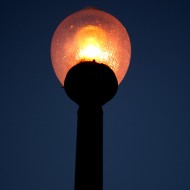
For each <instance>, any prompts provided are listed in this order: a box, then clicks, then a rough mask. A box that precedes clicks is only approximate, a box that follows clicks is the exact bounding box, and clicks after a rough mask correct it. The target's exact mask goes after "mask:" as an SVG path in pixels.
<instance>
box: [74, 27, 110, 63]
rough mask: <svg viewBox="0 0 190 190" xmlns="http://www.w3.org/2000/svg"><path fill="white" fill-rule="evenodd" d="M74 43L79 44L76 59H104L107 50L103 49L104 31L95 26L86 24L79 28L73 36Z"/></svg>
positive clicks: (106, 57) (98, 60)
mask: <svg viewBox="0 0 190 190" xmlns="http://www.w3.org/2000/svg"><path fill="white" fill-rule="evenodd" d="M75 40H76V43H77V44H78V45H79V50H78V52H77V55H76V57H77V59H79V60H81V61H93V60H96V61H97V62H102V61H106V60H107V59H108V54H109V53H108V52H106V50H105V48H104V47H105V45H106V32H105V31H104V30H102V29H101V28H99V27H97V26H91V25H89V26H86V27H83V28H81V29H80V30H79V31H78V32H77V33H76V36H75Z"/></svg>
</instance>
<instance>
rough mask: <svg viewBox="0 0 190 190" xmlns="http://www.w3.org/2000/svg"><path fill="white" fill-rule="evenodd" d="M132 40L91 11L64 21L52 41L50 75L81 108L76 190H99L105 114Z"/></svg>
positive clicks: (124, 69)
mask: <svg viewBox="0 0 190 190" xmlns="http://www.w3.org/2000/svg"><path fill="white" fill-rule="evenodd" d="M130 56H131V45H130V39H129V36H128V33H127V31H126V29H125V28H124V27H123V25H122V24H121V23H120V22H119V21H118V20H117V19H116V18H115V17H113V16H112V15H110V14H108V13H106V12H104V11H100V10H97V9H94V8H88V9H83V10H81V11H78V12H76V13H74V14H72V15H70V16H68V17H67V18H65V19H64V20H63V21H62V22H61V23H60V25H59V26H58V27H57V29H56V31H55V33H54V35H53V39H52V43H51V59H52V64H53V68H54V71H55V73H56V75H57V77H58V79H59V81H60V82H61V84H62V86H64V89H65V91H66V94H67V95H68V96H69V97H70V98H71V99H72V100H73V101H75V102H76V103H77V104H78V105H79V109H78V124H77V125H78V126H77V146H76V167H75V190H89V189H90V190H102V189H103V111H102V105H104V104H105V103H106V102H108V101H109V100H111V99H112V97H113V96H114V95H115V94H116V92H117V89H118V84H120V82H121V81H122V79H123V78H124V76H125V74H126V72H127V69H128V66H129V62H130Z"/></svg>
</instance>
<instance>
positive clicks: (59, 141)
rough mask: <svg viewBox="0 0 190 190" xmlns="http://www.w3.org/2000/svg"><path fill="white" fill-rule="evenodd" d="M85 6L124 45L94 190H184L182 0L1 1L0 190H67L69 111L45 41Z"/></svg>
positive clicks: (188, 147)
mask: <svg viewBox="0 0 190 190" xmlns="http://www.w3.org/2000/svg"><path fill="white" fill-rule="evenodd" d="M86 6H96V7H98V8H100V9H102V10H105V11H107V12H109V13H111V14H112V15H114V16H115V17H117V18H118V19H119V20H120V21H121V22H122V23H123V25H124V26H125V27H126V28H127V31H128V33H129V36H130V39H131V44H132V59H131V63H130V67H129V70H128V72H127V75H126V77H125V79H124V80H123V82H122V83H121V85H120V86H119V90H118V93H117V94H116V96H115V97H114V98H113V99H112V100H111V101H110V102H108V103H107V104H106V105H105V106H104V107H103V109H104V190H189V189H190V138H189V136H190V74H189V73H190V46H189V44H190V1H189V0H157V1H156V0H138V1H137V0H131V1H127V0H126V1H125V0H123V1H122V0H104V1H103V0H102V1H90V0H88V1H87V0H85V1H72V0H68V1H64V0H52V1H50V0H47V1H40V0H38V1H13V0H12V1H5V0H4V1H1V3H0V21H1V22H0V28H1V29H0V52H1V53H0V54H1V65H0V66H1V68H0V84H1V91H0V190H74V172H75V171H74V168H75V146H76V125H77V109H78V106H77V105H76V104H75V103H74V102H72V101H71V100H70V99H69V98H68V97H67V96H66V94H65V92H64V89H63V88H61V86H60V83H59V81H58V80H57V78H56V76H55V74H54V71H53V68H52V65H51V59H50V43H51V39H52V35H53V33H54V30H55V29H56V27H57V25H58V24H59V23H60V22H61V20H63V19H64V18H65V17H66V16H68V15H69V14H71V13H73V12H75V11H77V10H80V9H82V8H84V7H86ZM123 59H125V57H123ZM89 190H90V188H89Z"/></svg>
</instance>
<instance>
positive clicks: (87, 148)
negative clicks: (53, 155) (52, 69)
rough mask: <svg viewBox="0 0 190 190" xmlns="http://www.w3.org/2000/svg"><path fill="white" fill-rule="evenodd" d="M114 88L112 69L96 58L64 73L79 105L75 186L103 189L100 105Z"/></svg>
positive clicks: (66, 86)
mask: <svg viewBox="0 0 190 190" xmlns="http://www.w3.org/2000/svg"><path fill="white" fill-rule="evenodd" d="M117 88H118V83H117V79H116V76H115V74H114V72H113V71H112V70H111V69H110V68H109V67H108V66H106V65H104V64H98V63H96V62H95V61H93V62H81V63H79V64H77V65H76V66H74V67H73V68H71V70H70V71H69V72H68V74H67V76H66V79H65V91H66V93H67V95H68V96H69V97H70V98H71V99H72V100H73V101H75V102H76V103H77V104H78V105H79V109H78V123H77V124H78V126H77V148H76V168H75V190H81V189H83V190H89V189H91V190H102V189H103V110H102V105H103V104H105V103H106V102H107V101H109V100H110V99H111V98H112V97H113V96H114V95H115V94H116V92H117Z"/></svg>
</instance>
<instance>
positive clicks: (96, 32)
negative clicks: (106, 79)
mask: <svg viewBox="0 0 190 190" xmlns="http://www.w3.org/2000/svg"><path fill="white" fill-rule="evenodd" d="M130 57H131V44H130V39H129V36H128V33H127V31H126V29H125V28H124V26H123V25H122V24H121V23H120V22H119V21H118V20H117V19H116V18H115V17H113V16H112V15H110V14H108V13H106V12H104V11H100V10H97V9H94V8H88V9H83V10H80V11H78V12H76V13H74V14H72V15H70V16H68V17H67V18H65V19H64V20H63V21H62V22H61V23H60V24H59V26H58V27H57V29H56V31H55V33H54V35H53V39H52V43H51V59H52V64H53V68H54V71H55V73H56V75H57V77H58V79H59V81H60V82H61V84H62V85H63V86H65V79H66V76H67V74H68V72H69V71H70V69H71V68H73V67H74V66H76V65H77V64H79V63H81V62H85V63H88V64H91V63H92V62H93V61H95V62H96V63H97V64H104V65H106V66H107V67H109V68H110V69H111V70H112V72H113V73H114V74H115V76H116V80H117V84H119V83H120V82H121V81H122V80H123V78H124V76H125V74H126V72H127V69H128V66H129V62H130Z"/></svg>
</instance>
